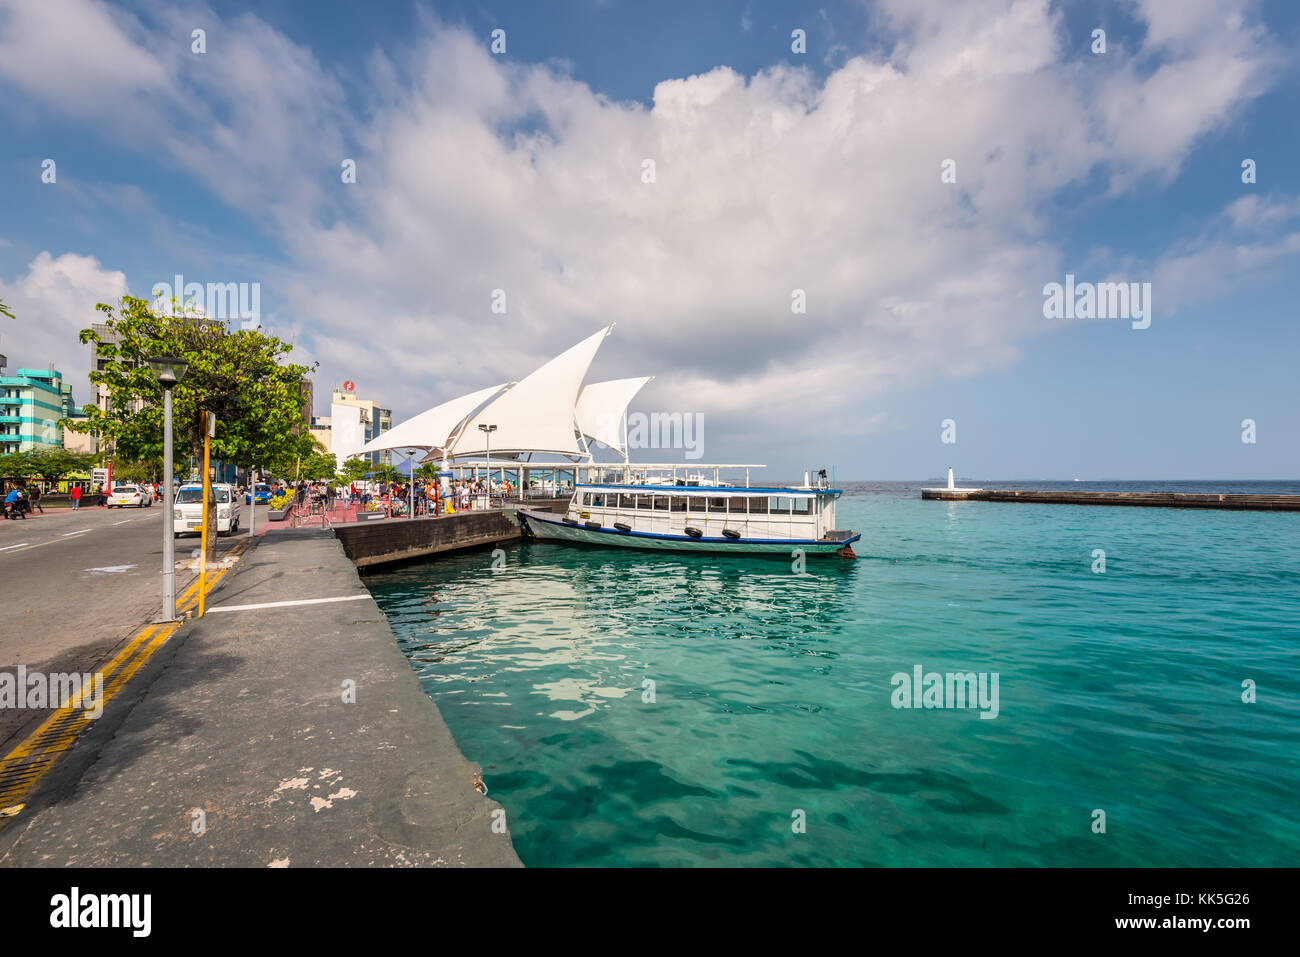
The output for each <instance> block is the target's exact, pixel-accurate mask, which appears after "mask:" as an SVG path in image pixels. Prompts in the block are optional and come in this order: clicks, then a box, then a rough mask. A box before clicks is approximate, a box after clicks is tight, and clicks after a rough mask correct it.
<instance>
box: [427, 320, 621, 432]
mask: <svg viewBox="0 0 1300 957" xmlns="http://www.w3.org/2000/svg"><path fill="white" fill-rule="evenodd" d="M613 328H614V324H613V323H610V324H609V325H608V326H606V327H605V328H604V329H601V330H600V331H599V332H597V333H595V334H594V335H590V336H588V337H587V338H586V339H583V340H582V341H581V342H579V343H578V344H577V345H576V346H573V347H572V348H571V349H568V350H566V351H565V352H562V353H560V354H559V355H558V356H556V357H555V358H554V359H552V360H551V361H550V362H548V363H546V365H544V366H542V367H541V368H540V369H538V370H537V371H536V372H534V373H532V374H531V375H529V376H527V377H526V378H524V379H521V380H520V381H519V382H518V384H516V385H515V386H514V387H513V388H511V389H509V390H507V391H506V392H505V393H504V394H503V395H501V396H500V397H498V398H496V399H494V400H493V401H492V402H490V403H489V404H488V405H487V407H486V408H484V409H483V410H482V411H480V412H479V413H478V414H477V415H475V416H474V418H472V419H471V420H470V421H469V422H467V423H465V427H464V428H463V429H461V431H460V436H459V438H457V439H456V440H455V442H454V443H453V444H452V447H451V449H450V454H451V455H452V456H454V457H456V458H467V457H469V456H476V455H483V454H486V453H487V452H489V451H491V453H492V454H494V455H495V454H497V453H498V452H500V453H502V454H503V455H505V454H512V453H518V454H523V453H528V452H543V453H554V454H556V455H571V456H584V457H585V456H586V454H587V453H586V451H585V450H584V449H582V448H580V447H579V445H578V439H577V431H578V430H577V421H576V418H575V414H574V409H575V408H576V407H577V404H578V393H579V391H580V390H581V389H582V380H583V378H584V377H585V376H586V374H587V370H588V369H589V368H590V367H591V360H592V359H594V358H595V357H596V350H597V349H599V348H600V344H601V342H603V341H604V339H605V337H606V336H607V335H609V333H610V330H611V329H613ZM480 425H495V426H496V430H495V431H494V432H493V433H492V437H491V439H490V440H489V439H487V438H486V437H485V433H483V432H482V431H480V430H479V426H480Z"/></svg>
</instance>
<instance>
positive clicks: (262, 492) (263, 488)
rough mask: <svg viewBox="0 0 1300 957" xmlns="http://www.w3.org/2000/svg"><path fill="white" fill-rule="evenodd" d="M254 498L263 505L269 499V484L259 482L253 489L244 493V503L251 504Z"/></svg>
mask: <svg viewBox="0 0 1300 957" xmlns="http://www.w3.org/2000/svg"><path fill="white" fill-rule="evenodd" d="M254 499H256V500H257V501H258V502H260V503H262V504H263V505H265V504H266V503H267V502H269V501H270V500H271V486H269V485H265V484H261V483H259V484H258V486H257V487H256V488H255V489H253V490H252V491H248V492H245V493H244V504H245V505H252V504H253V500H254Z"/></svg>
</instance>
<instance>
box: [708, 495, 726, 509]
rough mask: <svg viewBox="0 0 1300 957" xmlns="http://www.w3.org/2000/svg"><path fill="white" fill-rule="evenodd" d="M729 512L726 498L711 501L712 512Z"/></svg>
mask: <svg viewBox="0 0 1300 957" xmlns="http://www.w3.org/2000/svg"><path fill="white" fill-rule="evenodd" d="M726 510H727V500H726V499H725V498H711V499H709V511H710V512H725V511H726Z"/></svg>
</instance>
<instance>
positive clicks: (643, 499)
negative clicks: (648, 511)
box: [635, 495, 651, 508]
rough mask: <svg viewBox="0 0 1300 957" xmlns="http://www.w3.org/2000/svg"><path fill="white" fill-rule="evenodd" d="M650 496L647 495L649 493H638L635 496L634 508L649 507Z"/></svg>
mask: <svg viewBox="0 0 1300 957" xmlns="http://www.w3.org/2000/svg"><path fill="white" fill-rule="evenodd" d="M650 498H651V496H649V495H638V496H637V497H636V506H635V507H636V508H649V507H650Z"/></svg>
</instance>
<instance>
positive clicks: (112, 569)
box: [86, 565, 135, 575]
mask: <svg viewBox="0 0 1300 957" xmlns="http://www.w3.org/2000/svg"><path fill="white" fill-rule="evenodd" d="M128 568H135V566H134V565H105V566H104V567H103V568H87V569H86V571H88V572H105V573H107V574H109V575H112V574H114V573H116V572H124V571H126V570H127V569H128Z"/></svg>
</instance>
